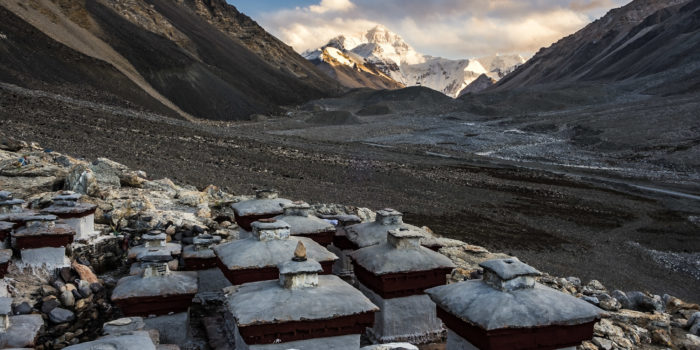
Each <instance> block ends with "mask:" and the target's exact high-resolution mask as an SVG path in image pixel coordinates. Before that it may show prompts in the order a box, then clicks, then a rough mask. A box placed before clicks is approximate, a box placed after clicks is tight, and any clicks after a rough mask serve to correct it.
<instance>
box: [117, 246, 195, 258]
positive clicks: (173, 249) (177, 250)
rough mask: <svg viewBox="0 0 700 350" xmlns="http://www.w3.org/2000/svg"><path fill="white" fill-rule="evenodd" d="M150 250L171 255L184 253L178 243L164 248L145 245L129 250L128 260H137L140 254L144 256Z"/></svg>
mask: <svg viewBox="0 0 700 350" xmlns="http://www.w3.org/2000/svg"><path fill="white" fill-rule="evenodd" d="M150 249H162V250H167V251H169V252H170V254H171V255H180V254H181V253H182V246H181V245H180V244H178V243H165V246H164V247H146V246H145V245H143V244H142V245H137V246H134V247H131V248H129V252H128V253H127V258H129V259H137V258H138V256H139V255H140V254H143V253H145V252H147V251H149V250H150Z"/></svg>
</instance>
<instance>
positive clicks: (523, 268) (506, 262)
mask: <svg viewBox="0 0 700 350" xmlns="http://www.w3.org/2000/svg"><path fill="white" fill-rule="evenodd" d="M479 266H481V267H483V268H484V269H487V270H489V271H492V272H493V273H495V274H496V275H497V276H498V277H500V278H501V279H503V280H511V279H513V278H516V277H520V276H539V275H541V274H542V273H541V272H539V271H538V270H537V269H536V268H534V267H532V266H530V265H527V264H525V263H523V262H521V261H520V260H518V259H517V258H510V259H494V260H488V261H484V262H482V263H481V264H479Z"/></svg>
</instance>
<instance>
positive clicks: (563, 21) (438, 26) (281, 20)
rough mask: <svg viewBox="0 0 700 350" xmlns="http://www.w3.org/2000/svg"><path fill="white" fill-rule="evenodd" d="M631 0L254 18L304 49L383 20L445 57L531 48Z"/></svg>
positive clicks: (405, 6)
mask: <svg viewBox="0 0 700 350" xmlns="http://www.w3.org/2000/svg"><path fill="white" fill-rule="evenodd" d="M626 2H628V0H554V1H553V0H430V1H427V0H382V1H377V0H321V1H320V2H319V3H318V4H316V5H310V6H307V7H296V8H290V9H282V10H278V11H274V12H267V13H263V14H262V15H261V16H260V18H256V20H258V21H259V22H261V24H262V25H263V26H264V27H265V28H266V29H268V30H269V31H271V32H272V33H273V34H274V35H276V36H278V37H279V38H280V39H281V40H283V41H285V42H286V43H287V44H289V45H291V46H292V47H294V49H296V50H297V51H299V52H301V51H304V50H307V49H310V48H315V47H319V46H321V45H323V44H325V43H326V42H327V41H328V40H329V39H331V38H333V37H335V36H337V35H339V34H354V33H359V32H364V31H367V30H368V29H370V28H372V27H374V26H376V25H378V24H382V25H385V26H386V27H388V28H389V29H390V30H391V31H393V32H395V33H397V34H399V35H401V36H402V37H403V38H404V39H405V40H406V42H408V43H409V44H410V45H412V46H414V47H415V48H416V50H418V51H419V52H422V53H425V54H429V55H433V56H443V57H448V58H466V57H475V56H483V55H492V54H495V53H504V54H505V53H525V54H527V53H534V52H535V51H537V50H538V49H539V48H540V47H544V46H549V45H550V44H552V43H553V42H555V41H556V40H558V39H560V38H562V37H564V36H566V35H569V34H571V33H573V32H575V31H577V30H579V29H581V28H582V27H584V26H585V25H586V24H588V23H590V22H591V21H592V20H593V19H595V18H597V17H600V16H601V15H603V14H604V13H605V12H607V11H608V10H610V9H611V8H613V7H616V6H621V5H623V4H624V3H626Z"/></svg>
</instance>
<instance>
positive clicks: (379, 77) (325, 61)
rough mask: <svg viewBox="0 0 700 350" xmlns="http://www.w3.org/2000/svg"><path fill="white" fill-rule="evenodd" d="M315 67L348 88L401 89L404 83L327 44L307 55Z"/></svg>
mask: <svg viewBox="0 0 700 350" xmlns="http://www.w3.org/2000/svg"><path fill="white" fill-rule="evenodd" d="M307 59H309V60H310V61H311V62H313V63H314V64H315V65H316V67H318V68H319V69H320V70H322V71H324V72H325V73H326V74H328V75H329V76H331V77H333V78H334V79H335V80H337V81H338V82H340V83H341V84H342V85H343V86H347V87H350V88H363V87H367V88H371V89H377V90H381V89H401V88H403V87H405V85H403V84H401V83H399V82H397V81H396V80H394V79H392V78H391V77H389V76H388V75H386V74H384V72H382V71H381V70H379V69H378V68H377V67H376V66H375V65H374V64H372V63H370V62H366V61H365V60H364V59H362V58H360V57H357V56H355V55H352V54H349V53H344V52H342V51H340V50H338V49H336V48H335V47H332V46H328V47H325V48H323V49H320V50H317V51H315V52H314V53H312V54H309V55H308V56H307Z"/></svg>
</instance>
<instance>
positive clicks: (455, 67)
mask: <svg viewBox="0 0 700 350" xmlns="http://www.w3.org/2000/svg"><path fill="white" fill-rule="evenodd" d="M303 56H304V57H306V58H307V59H308V60H311V61H312V62H313V63H314V64H316V65H317V66H320V67H324V68H325V70H326V71H330V72H331V73H330V74H331V76H334V77H336V79H338V81H340V82H341V84H343V85H345V86H350V87H357V85H358V84H362V83H363V82H365V81H368V83H366V84H364V85H362V86H365V87H371V88H383V87H386V88H395V87H401V86H425V87H429V88H431V89H433V90H437V91H440V92H442V93H444V94H445V95H448V96H450V97H457V96H459V94H460V92H461V91H462V90H463V89H464V88H466V87H467V86H468V85H469V84H470V83H471V82H473V81H474V80H476V79H477V78H478V77H479V76H480V75H482V74H485V75H487V76H489V77H490V78H492V79H496V80H498V79H500V78H502V77H503V76H505V75H506V74H508V73H509V72H511V71H513V70H514V69H515V67H517V66H518V65H520V64H522V63H523V62H525V60H524V59H523V58H522V57H520V55H504V56H500V55H496V56H487V57H482V58H475V59H464V60H450V59H445V58H440V57H431V56H427V55H423V54H420V53H418V52H417V51H416V50H415V49H413V48H412V47H411V46H410V45H409V44H408V43H406V42H405V41H404V40H403V39H402V38H401V36H399V35H397V34H396V33H393V32H391V31H389V30H388V29H387V28H385V27H383V26H376V27H374V28H372V29H370V30H368V31H366V32H364V33H360V34H356V35H340V36H337V37H335V38H333V39H331V40H330V41H329V42H328V43H327V44H326V45H324V46H322V47H320V48H318V49H315V50H309V51H306V52H305V53H304V54H303ZM338 56H342V57H343V59H340V60H339V59H338V58H337V57H338ZM348 67H350V68H352V69H353V71H354V74H351V73H350V72H348ZM364 67H370V69H365V68H364ZM333 72H338V73H335V74H334V73H333ZM377 73H379V74H377ZM347 76H350V77H351V78H349V79H347V78H346V77H347ZM387 77H388V78H390V79H392V80H393V81H395V82H396V83H394V84H387V82H386V78H387Z"/></svg>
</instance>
